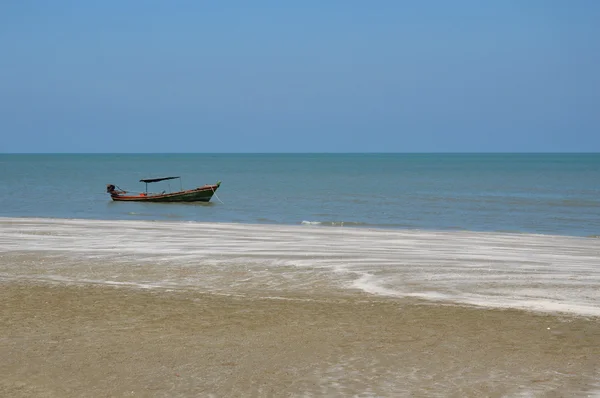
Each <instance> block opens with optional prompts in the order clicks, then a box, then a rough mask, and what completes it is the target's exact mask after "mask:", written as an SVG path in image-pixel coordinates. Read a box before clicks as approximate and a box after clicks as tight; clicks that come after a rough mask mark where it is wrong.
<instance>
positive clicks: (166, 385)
mask: <svg viewBox="0 0 600 398" xmlns="http://www.w3.org/2000/svg"><path fill="white" fill-rule="evenodd" d="M0 303H1V304H0V305H1V308H2V310H1V312H0V336H2V338H1V339H0V357H1V358H3V360H2V362H1V363H0V373H1V374H2V375H3V377H2V378H1V379H0V395H1V396H6V397H32V396H40V397H117V396H159V397H160V396H162V397H187V396H215V397H224V396H229V397H231V396H240V397H242V396H254V397H256V396H259V397H263V396H264V397H273V396H456V397H458V396H463V397H464V396H472V397H477V396H492V397H496V396H497V397H500V396H517V395H519V394H520V393H523V392H527V393H530V394H533V396H548V397H562V396H565V397H566V396H588V394H591V393H592V392H593V387H594V386H593V383H594V378H595V377H597V370H598V368H599V366H600V322H598V320H597V319H586V318H582V317H575V318H565V317H558V316H552V315H535V314H531V313H527V312H523V311H517V310H489V309H481V308H467V307H457V306H448V305H444V306H442V305H431V304H427V303H423V302H417V301H411V300H398V299H383V298H373V297H363V298H357V297H343V296H340V297H312V298H310V300H309V299H308V298H307V297H305V298H304V299H303V298H300V297H290V298H289V299H248V298H245V297H231V296H218V295H210V294H199V293H194V292H165V291H148V290H139V289H137V290H136V289H125V288H116V287H110V286H93V285H82V286H63V285H44V284H22V283H21V284H19V283H10V284H3V285H2V288H1V289H0Z"/></svg>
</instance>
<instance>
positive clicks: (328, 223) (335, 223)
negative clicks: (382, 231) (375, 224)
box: [300, 221, 370, 227]
mask: <svg viewBox="0 0 600 398" xmlns="http://www.w3.org/2000/svg"><path fill="white" fill-rule="evenodd" d="M300 224H302V225H325V226H330V227H343V226H348V227H352V226H365V225H370V224H367V223H364V222H355V221H302V222H301V223H300Z"/></svg>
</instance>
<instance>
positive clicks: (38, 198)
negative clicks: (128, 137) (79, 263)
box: [0, 154, 600, 236]
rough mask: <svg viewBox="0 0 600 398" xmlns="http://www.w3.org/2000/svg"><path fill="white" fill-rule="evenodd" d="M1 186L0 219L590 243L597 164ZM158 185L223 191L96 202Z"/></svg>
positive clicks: (461, 164) (282, 169)
mask: <svg viewBox="0 0 600 398" xmlns="http://www.w3.org/2000/svg"><path fill="white" fill-rule="evenodd" d="M0 174H1V177H0V178H1V179H0V182H1V184H0V216H3V217H50V218H85V219H100V220H120V219H124V220H172V221H174V220H177V221H204V222H235V223H248V224H256V223H258V224H285V225H299V224H318V225H323V226H339V227H342V226H343V227H352V226H359V227H377V228H394V229H426V230H464V231H496V232H514V233H540V234H553V235H575V236H597V235H600V154H214V155H212V154H162V155H161V154H156V155H146V154H143V155H126V154H123V155H122V154H112V155H60V154H59V155H0ZM162 176H181V177H182V180H181V184H180V182H178V180H174V181H170V182H164V183H157V184H154V185H150V187H149V189H156V190H157V191H162V190H169V189H170V190H178V189H179V188H180V186H183V187H184V188H192V187H196V186H200V185H204V184H207V183H215V182H217V181H222V186H221V188H220V189H219V191H218V192H217V195H218V198H213V201H212V202H211V203H210V204H209V205H208V206H207V205H202V204H200V205H189V204H170V205H165V204H139V203H113V202H111V201H110V198H109V196H108V195H107V194H106V193H105V187H106V184H109V183H110V184H115V185H118V186H120V187H121V188H123V189H126V190H131V191H143V190H144V189H145V188H144V184H142V183H140V182H138V181H139V180H140V179H142V178H152V177H162ZM219 200H220V201H219ZM221 202H222V203H221Z"/></svg>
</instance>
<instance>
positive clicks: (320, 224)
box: [0, 203, 600, 239]
mask: <svg viewBox="0 0 600 398" xmlns="http://www.w3.org/2000/svg"><path fill="white" fill-rule="evenodd" d="M161 205H164V204H161ZM167 205H169V204H168V203H167ZM184 205H187V206H190V204H184ZM206 205H207V204H200V206H206ZM211 205H212V204H211ZM2 221H6V222H26V221H38V222H47V221H55V222H61V221H63V222H69V221H71V222H98V223H159V224H160V223H163V224H176V225H185V224H192V225H200V226H201V225H207V226H211V225H217V226H218V225H223V226H228V225H229V226H249V227H258V228H260V227H275V228H284V229H285V228H294V229H295V228H299V230H307V231H309V230H311V228H312V229H316V230H319V229H324V230H328V229H331V230H359V231H360V230H365V231H373V232H400V233H410V232H415V233H434V234H435V233H440V234H477V235H498V236H540V237H548V238H566V239H569V238H574V239H600V234H599V235H596V234H592V235H560V234H552V233H548V234H545V233H536V232H527V231H504V230H470V229H463V228H460V227H456V228H447V229H435V228H431V229H430V228H410V227H403V228H399V227H385V226H383V225H380V224H366V223H354V222H344V221H339V222H338V221H331V222H330V221H299V222H297V223H292V224H287V223H270V222H254V223H251V222H234V221H198V220H169V219H126V218H115V219H101V218H78V217H73V218H71V217H69V218H67V217H44V216H19V217H14V216H0V222H2ZM329 223H335V225H329ZM338 224H341V225H338Z"/></svg>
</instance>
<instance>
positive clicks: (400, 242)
mask: <svg viewBox="0 0 600 398" xmlns="http://www.w3.org/2000/svg"><path fill="white" fill-rule="evenodd" d="M0 171H1V173H0V175H1V177H0V182H2V184H0V286H1V287H2V289H0V301H1V302H3V303H4V305H3V306H2V307H1V312H0V336H6V337H4V338H0V357H2V358H3V361H2V363H1V364H0V374H3V375H6V377H3V380H2V381H0V395H6V396H61V397H66V396H125V395H142V396H215V397H218V396H253V397H254V396H257V397H260V396H265V397H270V396H303V397H307V396H310V397H315V396H336V397H337V396H356V397H382V396H385V397H387V396H389V397H404V396H406V397H412V396H440V397H446V396H456V397H481V396H489V397H559V396H560V397H563V396H564V397H567V396H568V397H572V396H575V397H577V396H586V397H588V396H594V397H596V396H600V394H599V392H600V289H599V288H600V239H599V237H600V195H599V194H600V154H162V155H161V154H153V155H150V154H148V155H128V154H111V155H83V154H82V155H58V154H57V155H0ZM161 176H181V177H182V180H181V184H182V185H180V182H179V181H178V180H172V181H170V182H164V183H159V184H156V190H163V189H164V190H178V189H180V187H181V186H183V188H192V187H195V186H200V185H204V184H208V183H215V182H217V181H222V185H221V187H220V188H219V190H218V191H217V196H216V197H213V199H212V201H211V202H210V203H208V204H177V203H170V204H150V203H149V204H144V203H120V202H112V201H111V200H110V197H109V196H108V194H106V193H105V192H104V191H105V186H106V184H109V183H110V184H115V185H117V186H119V187H121V188H123V189H126V190H130V191H136V190H139V191H143V190H144V185H143V184H142V183H139V182H138V181H139V180H140V179H142V178H150V177H161ZM150 189H154V187H153V186H151V187H150Z"/></svg>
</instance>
